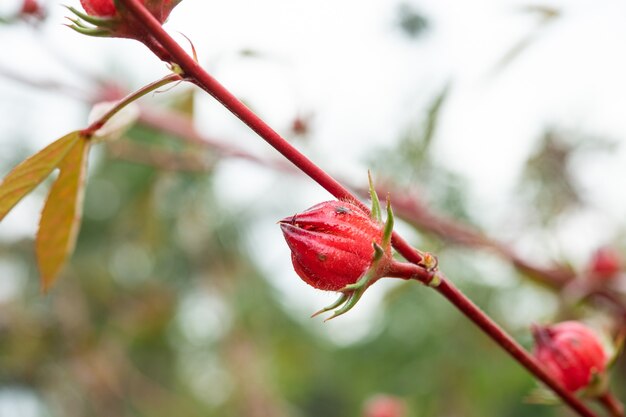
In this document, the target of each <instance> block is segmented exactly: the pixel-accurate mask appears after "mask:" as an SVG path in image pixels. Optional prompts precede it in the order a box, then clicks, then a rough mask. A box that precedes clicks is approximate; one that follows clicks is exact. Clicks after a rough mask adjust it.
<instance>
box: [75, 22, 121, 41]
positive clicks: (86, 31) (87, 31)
mask: <svg viewBox="0 0 626 417" xmlns="http://www.w3.org/2000/svg"><path fill="white" fill-rule="evenodd" d="M65 26H67V27H68V28H70V29H74V30H75V31H76V32H78V33H81V34H83V35H87V36H95V37H99V38H101V37H107V36H110V35H111V32H109V31H108V30H106V29H97V28H89V27H84V26H79V25H78V24H77V23H75V24H73V25H65Z"/></svg>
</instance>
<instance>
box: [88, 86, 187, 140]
mask: <svg viewBox="0 0 626 417" xmlns="http://www.w3.org/2000/svg"><path fill="white" fill-rule="evenodd" d="M181 80H182V77H181V76H180V75H178V74H169V75H166V76H165V77H163V78H161V79H159V80H157V81H153V82H151V83H150V84H148V85H145V86H143V87H141V88H140V89H138V90H137V91H134V92H132V93H130V94H129V95H127V96H126V97H124V98H123V99H121V100H120V101H118V102H117V103H116V104H115V106H113V107H112V108H111V109H110V110H109V111H107V112H106V113H105V114H104V115H103V116H102V117H100V118H99V119H98V120H96V121H94V122H93V123H92V124H90V125H89V126H88V127H87V128H86V129H83V131H82V132H81V133H82V135H83V136H84V137H87V138H89V137H91V136H93V134H94V133H95V132H96V131H97V130H98V129H100V128H101V127H102V126H104V125H105V124H106V122H108V121H109V120H111V118H112V117H113V116H115V115H116V114H117V113H118V112H119V111H120V110H122V109H123V108H124V107H126V106H128V105H129V104H130V103H132V102H134V101H135V100H138V99H140V98H141V97H143V96H145V95H146V94H148V93H150V92H152V91H155V90H158V89H159V88H161V87H163V86H166V85H168V84H170V83H173V82H176V81H181Z"/></svg>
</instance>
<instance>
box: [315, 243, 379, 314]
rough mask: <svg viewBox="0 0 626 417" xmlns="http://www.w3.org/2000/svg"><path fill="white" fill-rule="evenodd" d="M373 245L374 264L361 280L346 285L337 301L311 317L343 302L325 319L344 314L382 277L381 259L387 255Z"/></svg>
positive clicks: (376, 245)
mask: <svg viewBox="0 0 626 417" xmlns="http://www.w3.org/2000/svg"><path fill="white" fill-rule="evenodd" d="M372 245H373V246H374V257H373V261H372V265H371V266H370V267H369V269H368V270H367V271H366V272H365V274H363V276H362V277H361V278H359V280H358V281H357V282H355V283H354V284H350V285H346V286H345V287H343V288H342V289H340V290H339V291H338V292H340V293H341V295H340V296H339V298H338V299H337V301H335V302H334V303H333V304H331V305H329V306H327V307H324V308H323V309H321V310H319V311H317V312H315V313H314V314H313V316H311V317H315V316H317V315H319V314H322V313H325V312H327V311H330V310H333V309H335V308H337V307H339V306H340V305H342V304H343V306H342V307H341V308H340V309H338V310H335V311H334V312H333V314H332V315H331V316H330V317H329V318H327V319H326V320H324V321H328V320H331V319H334V318H335V317H338V316H341V315H342V314H345V313H347V312H348V311H350V310H351V309H352V307H354V306H355V305H356V303H357V302H358V301H359V300H360V299H361V297H362V296H363V293H364V292H365V290H366V289H367V288H368V287H369V286H370V285H371V284H372V283H373V282H374V281H376V280H377V279H378V278H380V277H379V276H378V264H379V262H380V260H381V259H382V258H383V257H384V256H385V251H384V249H383V248H382V247H381V246H380V245H379V244H377V243H376V242H374V243H373V244H372Z"/></svg>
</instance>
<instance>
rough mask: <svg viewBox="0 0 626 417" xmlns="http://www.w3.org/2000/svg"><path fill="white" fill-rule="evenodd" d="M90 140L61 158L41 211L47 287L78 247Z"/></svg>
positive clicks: (40, 252)
mask: <svg viewBox="0 0 626 417" xmlns="http://www.w3.org/2000/svg"><path fill="white" fill-rule="evenodd" d="M89 144H90V142H89V140H87V139H85V138H82V137H81V138H80V140H78V142H75V143H74V146H73V147H72V148H71V150H70V151H69V152H68V153H67V156H66V157H65V158H64V159H63V160H62V161H61V163H60V164H59V168H60V169H61V172H60V174H59V177H58V178H57V179H56V181H55V182H54V184H53V185H52V189H51V190H50V194H49V195H48V198H47V200H46V204H45V206H44V208H43V212H42V213H41V220H40V221H39V231H38V232H37V239H36V242H35V246H36V251H37V263H38V264H39V271H40V273H41V286H42V289H43V290H44V291H46V290H48V288H50V286H51V285H52V283H53V282H54V281H55V280H56V278H57V276H58V274H59V272H60V271H61V268H62V267H63V265H64V264H65V261H66V259H67V258H68V256H69V255H70V254H71V253H72V252H73V251H74V246H75V244H76V238H77V236H78V230H79V228H80V220H81V215H82V207H83V196H84V190H85V174H86V171H87V155H88V151H89Z"/></svg>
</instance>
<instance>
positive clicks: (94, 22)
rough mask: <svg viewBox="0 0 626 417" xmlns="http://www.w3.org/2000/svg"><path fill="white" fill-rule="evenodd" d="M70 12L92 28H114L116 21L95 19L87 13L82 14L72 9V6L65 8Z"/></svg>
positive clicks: (102, 18) (105, 18) (104, 18)
mask: <svg viewBox="0 0 626 417" xmlns="http://www.w3.org/2000/svg"><path fill="white" fill-rule="evenodd" d="M65 7H66V8H67V9H68V10H69V11H70V12H72V13H74V14H75V15H76V16H78V17H79V18H81V19H82V20H84V21H85V22H87V23H91V24H92V25H94V26H98V27H107V26H108V27H111V26H114V25H115V24H116V23H117V21H116V19H112V18H107V17H96V16H90V15H88V14H87V13H83V12H81V11H80V10H77V9H75V8H73V7H72V6H65Z"/></svg>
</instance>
